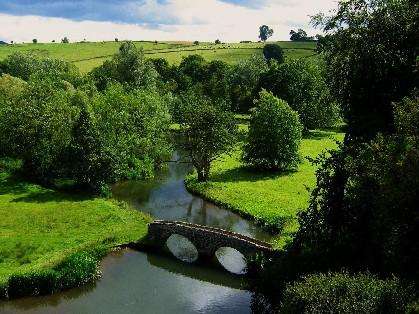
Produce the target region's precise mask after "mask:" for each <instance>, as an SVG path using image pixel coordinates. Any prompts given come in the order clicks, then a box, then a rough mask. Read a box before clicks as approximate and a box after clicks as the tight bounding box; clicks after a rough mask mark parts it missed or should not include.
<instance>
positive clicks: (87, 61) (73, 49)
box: [0, 41, 316, 73]
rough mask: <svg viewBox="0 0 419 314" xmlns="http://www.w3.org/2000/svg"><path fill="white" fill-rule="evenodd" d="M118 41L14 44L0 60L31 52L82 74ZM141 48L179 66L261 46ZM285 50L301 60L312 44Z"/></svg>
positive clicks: (234, 57)
mask: <svg viewBox="0 0 419 314" xmlns="http://www.w3.org/2000/svg"><path fill="white" fill-rule="evenodd" d="M120 44H121V43H118V42H86V43H70V44H61V43H49V44H41V43H38V44H15V45H1V46H0V60H2V59H4V58H6V56H8V55H9V54H11V53H13V52H17V51H22V52H31V53H34V54H36V55H39V56H42V57H51V58H58V59H63V60H66V61H70V62H73V63H74V64H75V65H76V66H77V67H78V68H79V69H80V71H81V72H83V73H86V72H88V71H90V70H91V69H93V68H94V67H97V66H99V65H101V64H102V63H103V62H104V61H105V60H107V59H110V58H111V57H112V55H113V54H115V53H116V52H117V51H118V48H119V46H120ZM135 44H136V46H137V47H142V48H143V49H144V52H145V54H146V55H147V57H149V58H165V59H167V60H168V61H169V62H170V63H172V64H178V63H180V62H181V61H182V58H183V57H185V56H188V55H191V54H199V55H202V56H203V57H204V58H205V59H207V60H209V61H212V60H223V61H225V62H228V63H230V64H233V63H237V62H238V61H240V60H243V59H246V58H249V57H250V56H252V55H253V54H262V47H263V43H248V44H239V43H226V44H220V45H215V44H212V43H201V44H200V45H198V46H195V45H193V44H192V43H191V42H159V43H157V44H155V43H154V42H146V41H141V42H135ZM278 44H279V45H280V46H281V47H282V48H283V49H284V51H285V56H286V57H287V58H302V57H311V56H313V55H315V54H316V53H315V50H314V49H315V43H313V42H286V41H285V42H278Z"/></svg>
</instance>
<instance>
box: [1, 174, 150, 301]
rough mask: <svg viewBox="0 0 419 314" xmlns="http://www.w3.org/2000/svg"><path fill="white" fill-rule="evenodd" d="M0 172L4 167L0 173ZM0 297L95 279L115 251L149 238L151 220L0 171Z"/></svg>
mask: <svg viewBox="0 0 419 314" xmlns="http://www.w3.org/2000/svg"><path fill="white" fill-rule="evenodd" d="M0 171H1V169H0ZM0 216H1V219H0V296H5V290H6V288H9V295H10V296H12V297H13V296H21V295H28V294H42V293H50V292H53V291H56V290H60V289H62V288H70V287H72V286H77V285H80V284H83V283H85V282H86V281H89V280H91V279H93V278H95V277H96V275H97V262H98V259H99V258H100V257H102V256H103V255H104V254H105V253H106V252H108V251H109V250H110V249H111V248H112V247H115V246H117V245H121V244H125V243H128V242H132V241H136V240H139V239H141V238H142V237H143V236H145V234H146V232H147V223H148V222H149V220H150V218H148V217H147V216H145V215H143V214H141V213H139V212H137V211H134V210H131V209H129V208H127V207H126V206H124V205H123V204H120V203H116V202H114V201H110V200H105V199H100V198H92V197H89V196H74V195H70V194H66V193H62V192H57V191H54V190H49V189H45V188H42V187H40V186H38V185H34V184H30V183H26V182H22V181H19V180H16V179H14V178H13V177H12V176H10V175H9V174H7V173H5V172H0Z"/></svg>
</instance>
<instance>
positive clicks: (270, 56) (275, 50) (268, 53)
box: [263, 44, 285, 63]
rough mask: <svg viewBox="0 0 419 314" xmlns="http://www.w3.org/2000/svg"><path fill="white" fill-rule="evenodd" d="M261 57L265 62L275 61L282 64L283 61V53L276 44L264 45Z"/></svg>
mask: <svg viewBox="0 0 419 314" xmlns="http://www.w3.org/2000/svg"><path fill="white" fill-rule="evenodd" d="M263 55H264V56H265V59H266V61H271V60H275V61H276V62H278V63H283V62H284V61H285V58H284V51H283V50H282V48H281V47H280V46H279V45H277V44H266V45H265V46H264V47H263Z"/></svg>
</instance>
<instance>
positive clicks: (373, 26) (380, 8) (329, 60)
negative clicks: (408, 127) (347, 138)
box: [314, 0, 419, 138]
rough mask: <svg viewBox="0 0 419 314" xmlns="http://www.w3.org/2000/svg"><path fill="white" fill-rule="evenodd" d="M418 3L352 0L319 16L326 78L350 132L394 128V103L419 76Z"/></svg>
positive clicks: (360, 133) (364, 134) (369, 133)
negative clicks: (332, 12)
mask: <svg viewBox="0 0 419 314" xmlns="http://www.w3.org/2000/svg"><path fill="white" fill-rule="evenodd" d="M418 7H419V6H418V3H417V2H415V1H410V0H374V1H372V0H349V1H341V2H339V6H338V9H337V11H336V12H335V13H334V14H333V15H332V16H324V15H318V16H317V17H316V18H315V19H314V23H315V24H316V25H321V26H322V28H323V30H324V31H325V32H326V35H327V37H329V38H328V40H326V41H325V42H324V43H323V47H322V51H323V54H324V55H325V60H326V67H327V72H326V73H327V82H328V84H329V85H330V87H331V90H332V91H333V93H334V95H335V96H336V97H337V99H338V100H339V101H340V103H342V105H343V106H344V107H343V109H344V113H345V118H346V122H347V124H348V131H349V133H350V134H351V135H353V136H357V137H370V138H371V137H373V136H374V135H375V133H376V132H377V131H392V130H393V129H394V125H393V118H392V106H391V103H392V102H393V101H399V100H400V99H401V98H402V97H404V96H405V95H407V94H408V93H409V91H410V90H411V89H412V87H414V86H415V84H417V82H418V81H417V76H416V75H417V67H416V62H417V61H416V60H417V59H416V58H417V43H418V41H419V37H418V36H419V13H418V10H419V8H418Z"/></svg>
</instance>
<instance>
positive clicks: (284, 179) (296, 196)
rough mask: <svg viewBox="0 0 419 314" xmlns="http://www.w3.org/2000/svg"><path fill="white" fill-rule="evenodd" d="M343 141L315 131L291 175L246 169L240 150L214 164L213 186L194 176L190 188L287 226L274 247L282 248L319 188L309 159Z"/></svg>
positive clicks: (272, 224)
mask: <svg viewBox="0 0 419 314" xmlns="http://www.w3.org/2000/svg"><path fill="white" fill-rule="evenodd" d="M241 127H242V129H245V128H246V127H247V126H245V125H243V126H241ZM343 137H344V134H343V133H336V132H328V131H312V132H311V133H310V135H309V136H307V137H306V138H304V139H303V141H302V144H301V147H300V155H301V157H302V159H303V160H302V163H301V164H300V165H299V167H298V169H297V171H295V172H288V173H260V172H253V171H251V170H248V169H246V168H244V167H243V164H242V163H241V161H240V156H241V148H240V146H238V148H237V149H236V150H235V151H234V152H233V153H232V155H231V156H227V155H225V156H223V157H222V158H220V159H219V160H217V161H215V162H214V163H213V166H212V173H211V175H210V181H209V182H207V183H198V182H197V180H196V176H195V175H190V176H189V177H187V179H186V185H187V187H188V189H189V190H191V191H192V192H194V193H197V194H199V195H201V196H203V197H205V198H207V199H209V200H211V201H213V202H215V203H217V204H219V205H221V206H224V207H226V208H229V209H231V210H233V211H236V212H238V213H240V214H242V215H244V216H248V217H252V218H253V219H255V220H256V221H258V222H259V223H261V224H263V225H266V226H267V227H275V226H278V224H279V225H281V224H284V228H283V231H282V232H281V233H280V235H279V236H278V237H277V238H276V239H275V243H274V244H275V246H276V247H278V248H280V247H282V246H283V245H284V244H285V243H286V241H287V240H288V239H290V237H291V236H292V233H293V232H295V231H296V230H297V228H298V224H297V221H296V215H297V213H298V212H299V211H301V210H304V209H305V208H307V205H308V201H309V196H310V192H309V191H308V190H307V188H309V189H312V188H313V187H314V186H315V184H316V178H315V170H316V167H315V166H314V165H312V164H311V163H310V162H309V161H308V160H307V159H306V158H305V157H307V156H309V157H312V158H314V157H316V156H318V155H319V154H320V153H321V152H322V151H324V150H326V149H330V148H335V147H336V146H337V145H336V140H338V141H342V140H343Z"/></svg>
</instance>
